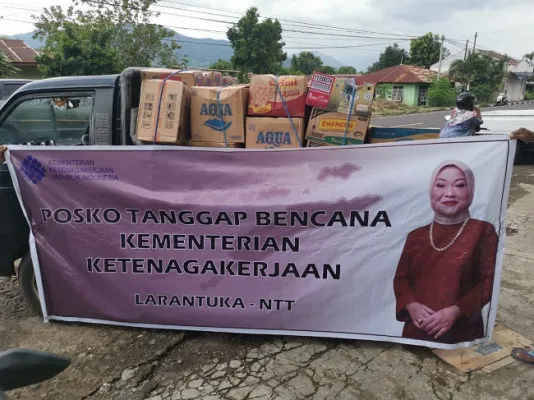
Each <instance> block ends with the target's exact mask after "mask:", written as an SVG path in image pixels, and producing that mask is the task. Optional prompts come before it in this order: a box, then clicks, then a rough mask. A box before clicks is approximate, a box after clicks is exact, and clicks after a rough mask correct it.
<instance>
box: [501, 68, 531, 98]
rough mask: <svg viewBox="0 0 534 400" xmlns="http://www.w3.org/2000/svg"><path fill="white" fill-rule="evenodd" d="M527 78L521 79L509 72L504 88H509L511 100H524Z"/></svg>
mask: <svg viewBox="0 0 534 400" xmlns="http://www.w3.org/2000/svg"><path fill="white" fill-rule="evenodd" d="M525 85H526V79H519V78H518V77H517V76H515V75H514V74H508V79H507V80H506V82H505V84H504V90H507V91H508V93H507V95H508V100H509V101H522V100H524V99H525Z"/></svg>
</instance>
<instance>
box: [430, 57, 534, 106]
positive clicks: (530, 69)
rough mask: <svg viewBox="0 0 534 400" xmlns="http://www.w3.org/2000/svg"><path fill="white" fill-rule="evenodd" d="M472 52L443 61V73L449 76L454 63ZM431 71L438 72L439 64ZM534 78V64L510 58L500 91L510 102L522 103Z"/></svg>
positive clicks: (497, 58)
mask: <svg viewBox="0 0 534 400" xmlns="http://www.w3.org/2000/svg"><path fill="white" fill-rule="evenodd" d="M475 51H476V52H477V53H480V54H486V55H488V56H490V57H491V58H493V59H495V60H502V59H504V57H505V56H504V54H500V53H497V52H495V51H487V50H481V49H476V50H475ZM472 52H473V51H472V50H468V51H467V53H466V52H465V50H461V51H458V52H457V53H454V54H451V55H450V56H449V57H447V58H445V59H443V60H442V61H441V73H442V74H448V73H449V70H450V67H451V65H452V63H453V62H454V61H456V60H463V59H464V57H465V55H466V54H472ZM430 69H431V70H433V71H436V72H437V71H438V70H439V63H436V64H434V65H432V66H431V67H430ZM532 76H534V64H533V63H532V62H530V61H529V60H527V59H523V60H517V59H515V58H510V59H509V60H508V62H507V64H506V73H505V75H504V78H503V82H502V85H501V88H500V90H501V91H502V92H506V94H507V96H508V100H510V101H522V100H524V99H525V90H526V83H527V81H528V79H529V78H531V77H532Z"/></svg>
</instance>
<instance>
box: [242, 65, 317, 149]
mask: <svg viewBox="0 0 534 400" xmlns="http://www.w3.org/2000/svg"><path fill="white" fill-rule="evenodd" d="M307 92H308V85H307V83H306V77H305V76H291V75H287V76H279V77H276V76H275V75H253V76H252V77H251V80H250V98H249V103H248V116H247V122H246V147H247V148H259V149H271V148H298V147H300V146H301V145H302V143H303V142H304V130H305V125H306V124H305V122H306V119H305V117H306V96H307ZM288 113H289V116H288Z"/></svg>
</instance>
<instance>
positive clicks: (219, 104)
mask: <svg viewBox="0 0 534 400" xmlns="http://www.w3.org/2000/svg"><path fill="white" fill-rule="evenodd" d="M226 87H228V86H222V87H220V88H218V90H217V112H218V111H219V110H220V111H221V116H220V120H221V122H222V123H223V127H224V129H223V135H224V146H225V147H228V138H227V136H226V130H227V129H228V128H227V127H226V126H225V124H224V118H223V114H224V112H223V108H222V103H221V91H222V90H223V89H224V88H226Z"/></svg>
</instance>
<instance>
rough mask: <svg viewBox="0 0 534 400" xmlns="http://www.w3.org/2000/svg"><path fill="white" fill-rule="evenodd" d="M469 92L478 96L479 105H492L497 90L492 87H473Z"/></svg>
mask: <svg viewBox="0 0 534 400" xmlns="http://www.w3.org/2000/svg"><path fill="white" fill-rule="evenodd" d="M469 91H470V92H471V93H473V94H474V95H475V96H476V98H477V101H478V103H491V102H492V101H493V100H495V99H494V98H493V96H494V94H495V88H494V87H493V86H491V85H476V86H475V85H473V86H471V88H470V89H469Z"/></svg>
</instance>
